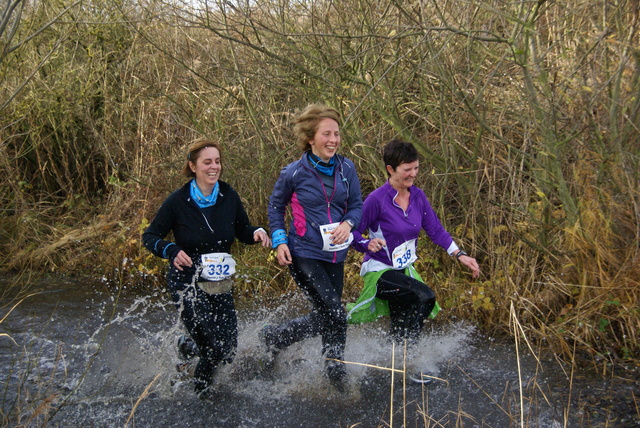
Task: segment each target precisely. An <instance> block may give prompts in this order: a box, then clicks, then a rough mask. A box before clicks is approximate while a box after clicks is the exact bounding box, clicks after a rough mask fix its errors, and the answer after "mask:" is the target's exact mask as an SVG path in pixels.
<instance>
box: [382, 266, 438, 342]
mask: <svg viewBox="0 0 640 428" xmlns="http://www.w3.org/2000/svg"><path fill="white" fill-rule="evenodd" d="M377 286H378V291H377V293H376V297H378V298H380V299H384V300H386V301H388V302H389V311H390V316H391V337H392V338H393V340H395V341H396V342H398V343H400V342H402V341H403V340H404V339H407V340H408V341H409V342H416V341H417V340H418V337H419V336H420V332H421V331H422V325H423V323H424V320H425V319H426V318H427V317H428V316H429V314H430V313H431V311H432V310H433V307H434V306H435V304H436V295H435V293H434V292H433V290H431V288H429V287H428V286H427V285H426V284H425V283H423V282H420V281H418V280H417V279H414V278H412V277H410V276H408V275H405V274H404V273H403V271H398V270H388V271H387V272H385V273H383V274H382V276H381V277H380V279H379V280H378V283H377Z"/></svg>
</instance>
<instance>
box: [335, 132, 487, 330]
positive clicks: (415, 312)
mask: <svg viewBox="0 0 640 428" xmlns="http://www.w3.org/2000/svg"><path fill="white" fill-rule="evenodd" d="M383 160H384V163H385V167H386V170H387V173H388V176H389V178H388V180H387V182H386V183H385V184H384V185H382V186H381V187H379V188H378V189H376V190H374V191H373V192H371V194H369V196H367V198H366V199H365V201H364V205H363V208H362V220H361V221H360V225H359V226H358V227H357V228H356V229H355V230H354V231H353V237H354V240H353V242H352V244H351V245H352V247H353V248H355V249H356V250H358V251H360V252H362V253H365V255H364V261H363V264H362V268H361V271H360V275H362V276H363V277H364V288H363V291H362V293H361V295H360V298H359V299H358V301H357V302H356V303H355V304H351V305H348V308H349V309H350V311H349V321H350V322H353V323H358V322H365V321H373V320H375V319H377V317H378V316H382V315H389V316H390V317H391V337H392V339H393V340H394V341H396V342H398V343H402V342H403V341H404V340H405V339H406V340H407V341H408V342H409V343H415V342H416V341H417V340H418V338H419V335H420V332H421V330H422V325H423V323H424V320H425V319H426V318H427V317H428V316H429V315H430V314H431V313H432V311H434V307H435V306H436V298H435V294H434V292H433V290H432V289H431V288H430V287H429V286H427V285H426V284H425V283H424V282H422V280H421V278H420V276H419V275H418V273H417V272H416V270H415V269H414V267H413V262H414V261H415V260H416V259H417V254H416V244H417V240H418V235H419V233H420V231H421V230H424V231H425V232H426V233H427V235H428V236H429V238H430V239H431V241H433V242H434V243H435V244H437V245H439V246H440V247H442V248H443V249H444V250H445V251H447V253H449V255H451V256H453V257H455V258H456V259H457V260H458V261H460V262H461V263H462V264H463V265H465V266H466V267H468V268H469V269H470V270H471V273H472V275H473V277H474V278H475V277H477V276H478V275H479V274H480V268H479V266H478V263H477V262H476V260H475V259H474V258H473V257H470V256H469V255H467V253H465V252H464V251H462V250H461V249H460V248H458V246H457V245H456V243H455V242H454V241H453V239H452V238H451V236H450V235H449V233H448V232H447V231H446V230H445V229H444V227H443V226H442V223H440V220H439V219H438V217H437V215H436V213H435V212H434V210H433V208H432V207H431V205H430V203H429V200H428V199H427V197H426V195H425V194H424V192H423V191H422V190H421V189H419V188H418V187H415V186H414V185H413V182H414V180H415V178H416V176H417V175H418V167H419V159H418V152H417V150H416V149H415V147H414V146H413V145H412V144H410V143H406V142H403V141H399V140H393V141H390V142H389V143H387V144H386V145H385V147H384V153H383ZM363 234H368V237H367V238H364V237H363ZM436 312H437V311H436ZM434 315H435V314H434Z"/></svg>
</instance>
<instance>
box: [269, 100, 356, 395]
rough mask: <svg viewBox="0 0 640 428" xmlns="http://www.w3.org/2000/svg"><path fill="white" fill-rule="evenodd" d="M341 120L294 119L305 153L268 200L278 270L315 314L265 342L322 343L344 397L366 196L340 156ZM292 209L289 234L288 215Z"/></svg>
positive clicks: (314, 111) (332, 113)
mask: <svg viewBox="0 0 640 428" xmlns="http://www.w3.org/2000/svg"><path fill="white" fill-rule="evenodd" d="M339 120H340V115H339V113H338V112H337V111H336V110H335V109H332V108H329V107H326V106H324V105H319V104H312V105H309V106H307V108H305V109H304V110H303V111H302V112H301V113H300V114H299V115H298V116H297V117H296V119H295V126H294V132H295V134H296V136H297V138H298V143H299V144H300V147H301V148H302V150H303V151H304V153H303V155H302V157H301V158H300V159H299V160H297V161H295V162H292V163H290V164H289V165H287V166H286V167H284V168H283V169H282V171H281V173H280V177H279V178H278V180H277V182H276V184H275V186H274V189H273V193H272V194H271V197H270V199H269V227H270V229H271V230H272V241H273V247H274V248H277V258H278V262H279V263H280V265H282V266H288V267H289V270H290V272H291V275H292V277H293V279H294V280H295V281H296V283H297V284H298V286H299V287H300V289H301V290H302V291H303V292H304V293H305V294H306V296H307V298H308V300H309V301H310V303H311V306H312V309H311V312H310V313H309V314H307V315H305V316H302V317H300V318H297V319H294V320H290V321H288V322H285V323H283V324H280V325H277V326H266V327H265V328H264V329H263V330H262V332H261V339H262V340H263V342H264V343H265V344H266V345H267V346H268V347H270V348H271V349H272V350H274V351H277V350H280V349H283V348H285V347H287V346H289V345H291V344H293V343H295V342H298V341H301V340H303V339H306V338H310V337H314V336H317V335H321V336H322V354H323V355H324V356H325V358H326V370H327V376H328V377H329V380H330V381H331V383H332V384H333V385H334V386H335V387H336V388H338V389H340V390H342V389H344V387H345V386H346V385H345V381H346V368H345V365H344V363H343V362H342V360H343V356H344V348H345V342H346V337H347V314H346V312H345V309H344V307H343V305H342V302H341V298H342V289H343V285H344V260H345V258H346V256H347V251H348V250H349V243H350V242H351V239H352V237H351V229H352V228H353V227H354V226H355V225H357V224H358V223H359V222H360V215H361V210H362V195H361V193H360V182H359V180H358V175H357V174H356V169H355V166H354V164H353V162H351V161H350V160H349V159H347V158H345V157H344V156H341V155H339V154H337V153H336V152H337V151H338V148H339V147H340V142H341V139H340V126H339ZM288 206H290V207H291V217H292V218H291V223H290V225H289V227H288V233H287V231H286V229H287V226H286V225H285V212H286V209H287V207H288Z"/></svg>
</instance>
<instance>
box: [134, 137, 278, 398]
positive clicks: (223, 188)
mask: <svg viewBox="0 0 640 428" xmlns="http://www.w3.org/2000/svg"><path fill="white" fill-rule="evenodd" d="M221 172H222V150H221V148H220V145H219V144H218V143H216V142H214V141H210V140H199V141H196V142H194V143H193V144H191V146H190V147H189V149H188V151H187V160H186V162H185V164H184V169H183V173H184V175H185V176H186V177H187V178H190V181H189V182H187V183H186V184H185V185H184V186H182V187H181V188H180V189H178V190H176V191H175V192H173V193H172V194H171V195H169V197H168V198H167V199H166V200H165V201H164V203H163V204H162V206H161V207H160V209H159V210H158V213H157V214H156V216H155V218H154V219H153V221H152V222H151V224H150V225H149V227H148V228H147V230H146V231H145V232H144V233H143V235H142V242H143V244H144V246H145V247H146V248H147V249H148V250H149V251H151V252H152V253H153V254H155V255H156V256H158V257H162V258H164V259H169V272H168V274H167V285H168V287H169V291H170V292H171V297H172V299H173V301H174V302H175V304H176V307H177V308H178V311H179V312H180V317H181V319H182V321H183V323H184V325H185V327H186V328H187V330H188V332H189V334H190V336H191V338H192V339H193V341H194V342H195V344H196V345H197V349H198V353H199V355H200V360H199V361H198V364H197V366H196V369H195V374H194V377H195V391H196V393H197V394H198V395H199V396H200V397H201V398H206V397H208V396H210V395H211V393H212V389H211V388H210V386H211V383H212V381H213V375H214V373H215V371H216V369H217V367H218V366H219V365H220V364H221V363H230V362H231V361H232V360H233V357H234V355H235V351H236V347H237V343H238V327H237V317H236V311H235V305H234V300H233V294H232V286H233V274H234V273H235V265H236V263H235V260H234V259H233V256H231V254H229V253H230V251H231V244H233V242H234V241H235V239H236V238H237V239H239V240H240V241H242V242H244V243H245V244H253V243H256V242H262V245H263V246H270V245H271V240H270V239H269V236H268V235H267V233H266V231H265V230H264V229H263V228H258V227H255V226H252V225H251V223H250V222H249V217H248V216H247V213H246V211H245V209H244V207H243V205H242V202H241V201H240V197H239V196H238V194H237V193H236V191H235V190H233V188H232V187H231V186H230V185H229V184H227V183H225V182H224V181H222V180H220V179H219V178H220V174H221ZM169 232H173V237H174V240H175V242H171V241H167V240H165V237H166V236H167V235H168V234H169Z"/></svg>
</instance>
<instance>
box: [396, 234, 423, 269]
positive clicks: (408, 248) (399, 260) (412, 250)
mask: <svg viewBox="0 0 640 428" xmlns="http://www.w3.org/2000/svg"><path fill="white" fill-rule="evenodd" d="M391 259H392V260H393V268H394V269H404V268H406V267H407V266H409V265H410V264H411V263H413V262H415V261H416V260H417V259H418V256H417V254H416V240H415V239H412V240H411V241H407V242H405V243H404V244H400V245H398V246H397V247H396V248H395V249H394V250H393V252H392V253H391Z"/></svg>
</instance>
